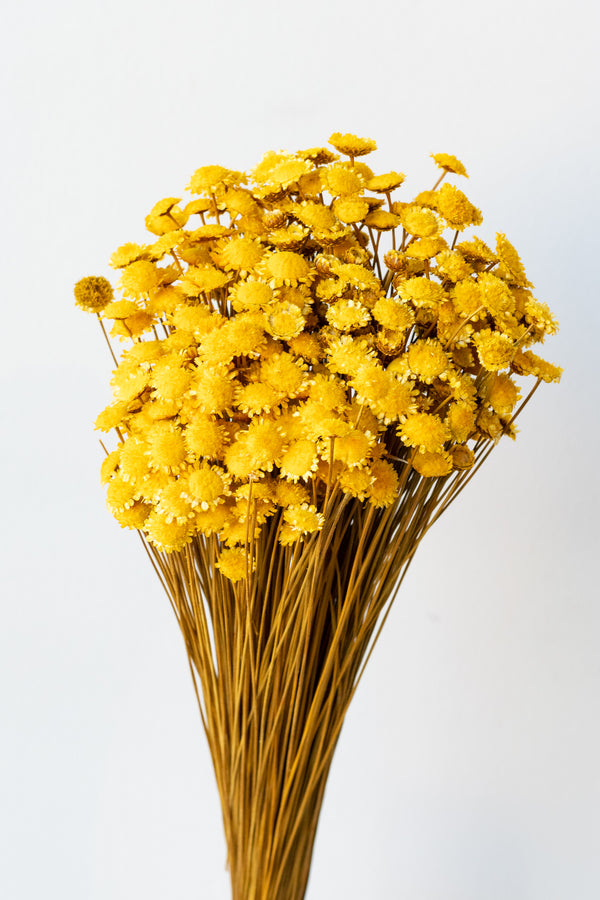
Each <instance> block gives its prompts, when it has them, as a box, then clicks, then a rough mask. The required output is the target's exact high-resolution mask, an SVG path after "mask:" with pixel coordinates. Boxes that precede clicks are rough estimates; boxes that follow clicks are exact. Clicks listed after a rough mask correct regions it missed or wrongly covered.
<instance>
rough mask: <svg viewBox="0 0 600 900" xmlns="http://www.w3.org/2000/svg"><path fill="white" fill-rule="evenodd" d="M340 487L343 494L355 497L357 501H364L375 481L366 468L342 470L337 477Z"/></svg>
mask: <svg viewBox="0 0 600 900" xmlns="http://www.w3.org/2000/svg"><path fill="white" fill-rule="evenodd" d="M338 480H339V483H340V487H341V489H342V490H343V492H344V493H345V494H350V496H351V497H356V499H357V500H366V499H367V497H368V496H369V492H370V490H371V487H372V485H373V482H374V481H375V478H374V476H373V475H372V473H371V470H370V469H369V468H368V467H366V466H365V467H364V468H354V469H343V470H342V471H341V472H340V475H339V478H338Z"/></svg>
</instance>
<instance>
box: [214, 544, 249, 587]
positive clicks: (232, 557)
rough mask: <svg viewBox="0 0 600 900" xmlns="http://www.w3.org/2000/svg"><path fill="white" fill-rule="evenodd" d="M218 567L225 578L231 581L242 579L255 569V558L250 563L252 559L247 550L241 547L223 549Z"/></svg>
mask: <svg viewBox="0 0 600 900" xmlns="http://www.w3.org/2000/svg"><path fill="white" fill-rule="evenodd" d="M216 567H217V569H218V570H219V572H220V573H221V575H223V576H224V577H225V578H228V579H229V581H233V582H234V583H235V582H236V581H241V580H242V579H244V578H246V576H247V575H248V574H249V573H250V572H251V571H253V570H254V560H253V561H252V565H250V560H249V558H248V556H247V554H246V551H245V550H243V549H242V548H240V547H233V548H231V549H225V550H221V552H220V554H219V559H218V562H217V563H216Z"/></svg>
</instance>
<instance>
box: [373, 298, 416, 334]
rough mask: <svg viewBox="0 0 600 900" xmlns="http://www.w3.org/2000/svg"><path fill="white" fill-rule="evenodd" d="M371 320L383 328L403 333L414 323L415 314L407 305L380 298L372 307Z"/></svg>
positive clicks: (392, 299)
mask: <svg viewBox="0 0 600 900" xmlns="http://www.w3.org/2000/svg"><path fill="white" fill-rule="evenodd" d="M372 314H373V318H374V319H375V320H376V321H377V322H379V324H380V325H381V326H382V327H383V328H388V329H391V330H395V331H405V330H406V329H408V328H411V327H412V325H414V322H415V314H414V312H413V311H412V309H411V307H410V306H409V305H408V303H405V302H403V301H402V300H396V299H394V298H392V297H382V298H381V299H380V300H378V301H377V303H376V304H375V306H374V307H373V313H372Z"/></svg>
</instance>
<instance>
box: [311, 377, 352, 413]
mask: <svg viewBox="0 0 600 900" xmlns="http://www.w3.org/2000/svg"><path fill="white" fill-rule="evenodd" d="M310 398H311V400H315V401H316V402H317V403H320V404H321V406H324V407H325V408H326V409H340V408H341V407H343V406H345V405H346V385H345V383H344V382H343V381H342V380H341V379H340V378H337V377H336V376H335V375H329V376H328V375H324V374H317V375H315V376H314V377H313V379H312V381H311V384H310Z"/></svg>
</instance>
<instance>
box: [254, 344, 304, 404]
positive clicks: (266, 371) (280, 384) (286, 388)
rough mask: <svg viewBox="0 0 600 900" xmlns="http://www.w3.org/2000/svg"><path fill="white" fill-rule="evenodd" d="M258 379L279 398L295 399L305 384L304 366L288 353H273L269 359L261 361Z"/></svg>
mask: <svg viewBox="0 0 600 900" xmlns="http://www.w3.org/2000/svg"><path fill="white" fill-rule="evenodd" d="M260 378H261V381H263V382H264V383H265V384H266V385H268V386H269V387H271V388H273V389H274V390H275V391H277V393H278V394H279V395H280V396H284V397H289V398H292V397H297V396H298V395H299V394H301V393H302V392H303V390H304V387H305V384H306V373H305V366H304V365H303V364H302V363H300V362H299V361H297V360H295V359H294V357H293V356H292V355H291V354H290V353H285V352H284V353H274V354H273V355H272V356H271V357H270V358H269V359H263V362H262V363H261V367H260Z"/></svg>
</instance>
